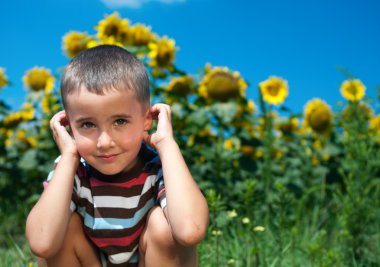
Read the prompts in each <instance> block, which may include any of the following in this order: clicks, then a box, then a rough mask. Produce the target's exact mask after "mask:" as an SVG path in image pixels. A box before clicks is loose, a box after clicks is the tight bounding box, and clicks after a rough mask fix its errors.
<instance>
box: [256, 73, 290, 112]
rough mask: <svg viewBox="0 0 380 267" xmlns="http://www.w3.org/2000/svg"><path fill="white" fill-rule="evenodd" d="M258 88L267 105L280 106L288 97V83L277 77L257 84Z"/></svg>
mask: <svg viewBox="0 0 380 267" xmlns="http://www.w3.org/2000/svg"><path fill="white" fill-rule="evenodd" d="M259 88H260V92H261V94H262V95H263V98H264V101H265V102H267V103H268V104H272V105H280V104H282V103H283V102H284V101H285V99H286V98H287V96H288V82H287V81H286V80H283V79H282V78H279V77H275V76H272V77H269V78H268V79H267V80H265V81H263V82H261V83H260V84H259Z"/></svg>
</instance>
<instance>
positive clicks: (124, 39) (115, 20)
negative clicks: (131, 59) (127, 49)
mask: <svg viewBox="0 0 380 267" xmlns="http://www.w3.org/2000/svg"><path fill="white" fill-rule="evenodd" d="M95 29H96V30H97V31H98V33H97V35H96V36H97V37H98V38H99V40H101V43H102V44H110V42H111V43H112V42H113V43H121V44H122V45H127V44H129V43H130V27H129V21H128V20H127V19H121V18H120V16H119V13H117V12H114V13H112V14H111V15H108V16H107V15H106V16H105V18H104V19H103V20H101V21H100V22H99V24H98V25H97V26H95ZM110 39H111V40H112V41H110Z"/></svg>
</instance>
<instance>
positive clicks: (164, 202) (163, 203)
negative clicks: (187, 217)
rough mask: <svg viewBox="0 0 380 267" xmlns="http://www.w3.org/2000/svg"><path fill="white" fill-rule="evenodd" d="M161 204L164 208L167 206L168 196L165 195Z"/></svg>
mask: <svg viewBox="0 0 380 267" xmlns="http://www.w3.org/2000/svg"><path fill="white" fill-rule="evenodd" d="M160 206H161V208H162V209H164V208H165V207H166V197H164V198H163V199H162V200H161V202H160Z"/></svg>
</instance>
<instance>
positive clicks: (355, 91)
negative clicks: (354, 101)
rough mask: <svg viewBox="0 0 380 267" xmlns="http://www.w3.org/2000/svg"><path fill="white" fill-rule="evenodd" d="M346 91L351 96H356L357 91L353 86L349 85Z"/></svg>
mask: <svg viewBox="0 0 380 267" xmlns="http://www.w3.org/2000/svg"><path fill="white" fill-rule="evenodd" d="M347 91H348V92H349V93H350V94H352V95H356V94H357V93H358V89H357V88H356V86H354V85H351V86H349V87H348V88H347Z"/></svg>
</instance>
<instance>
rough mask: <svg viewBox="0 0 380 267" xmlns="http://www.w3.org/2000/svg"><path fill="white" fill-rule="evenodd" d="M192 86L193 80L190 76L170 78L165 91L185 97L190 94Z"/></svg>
mask: <svg viewBox="0 0 380 267" xmlns="http://www.w3.org/2000/svg"><path fill="white" fill-rule="evenodd" d="M193 85H194V80H193V78H191V77H190V76H181V77H172V78H171V80H170V83H169V85H168V87H167V91H168V92H173V93H175V94H178V95H181V96H186V95H188V94H189V93H191V91H192V87H193Z"/></svg>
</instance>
